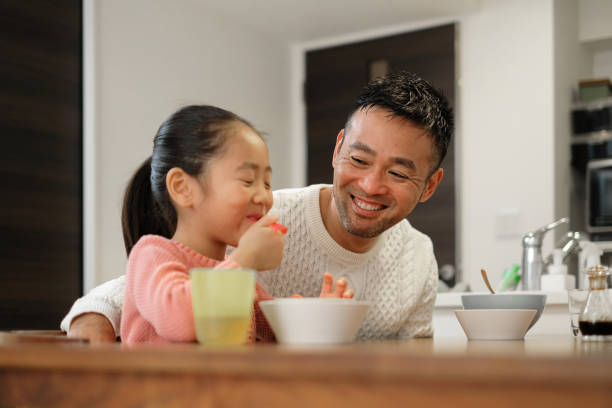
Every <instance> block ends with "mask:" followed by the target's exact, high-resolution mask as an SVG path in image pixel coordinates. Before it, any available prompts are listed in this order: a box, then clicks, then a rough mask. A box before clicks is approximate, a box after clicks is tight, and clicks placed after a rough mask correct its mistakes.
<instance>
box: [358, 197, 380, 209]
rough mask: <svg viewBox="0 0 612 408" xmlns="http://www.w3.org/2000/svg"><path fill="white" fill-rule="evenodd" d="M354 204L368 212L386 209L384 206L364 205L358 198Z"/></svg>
mask: <svg viewBox="0 0 612 408" xmlns="http://www.w3.org/2000/svg"><path fill="white" fill-rule="evenodd" d="M354 202H355V205H357V207H359V208H362V209H364V210H367V211H378V210H382V209H383V208H384V206H383V205H373V204H368V203H364V202H363V201H359V200H358V199H357V198H355V200H354Z"/></svg>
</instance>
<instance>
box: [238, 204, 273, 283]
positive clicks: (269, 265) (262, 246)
mask: <svg viewBox="0 0 612 408" xmlns="http://www.w3.org/2000/svg"><path fill="white" fill-rule="evenodd" d="M277 220H278V216H276V215H265V216H263V217H261V219H260V220H259V221H257V222H256V223H255V224H253V225H252V226H251V227H250V228H249V229H248V230H246V232H245V233H244V234H243V235H242V237H241V238H240V241H238V248H236V250H235V251H234V252H233V253H232V255H231V258H232V259H233V260H234V261H236V262H237V263H238V264H239V265H240V266H242V267H244V268H251V269H255V270H256V271H267V270H268V269H274V268H276V267H277V266H278V265H280V263H281V261H282V259H283V246H284V245H285V235H284V233H283V232H282V231H280V230H279V228H278V227H277V226H274V227H273V226H272V224H275V223H276V221H277ZM275 225H278V224H275Z"/></svg>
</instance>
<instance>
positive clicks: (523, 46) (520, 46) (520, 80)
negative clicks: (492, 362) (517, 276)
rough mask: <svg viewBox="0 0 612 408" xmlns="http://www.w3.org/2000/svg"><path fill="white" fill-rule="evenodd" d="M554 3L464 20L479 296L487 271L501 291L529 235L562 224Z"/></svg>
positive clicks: (464, 207)
mask: <svg viewBox="0 0 612 408" xmlns="http://www.w3.org/2000/svg"><path fill="white" fill-rule="evenodd" d="M552 3H553V2H552V0H550V1H535V2H534V1H530V0H518V1H500V0H485V1H483V2H482V3H481V11H480V12H478V13H473V14H470V15H467V16H465V17H463V18H462V19H461V20H460V41H459V55H458V63H459V77H458V79H459V85H460V88H459V106H460V117H459V120H458V123H459V126H458V140H457V145H458V146H460V148H459V151H458V165H459V166H460V168H459V172H458V173H459V180H458V185H459V202H460V205H459V208H460V215H459V219H460V231H461V238H460V239H461V245H462V250H461V259H462V264H461V270H462V273H463V278H464V280H465V281H467V282H469V283H470V286H471V287H472V289H474V290H485V287H484V285H483V283H482V279H481V278H480V268H483V267H484V268H485V269H487V271H488V272H489V276H490V278H492V280H493V281H494V282H493V284H494V285H495V284H497V282H498V281H499V279H500V278H501V274H502V272H503V270H504V269H506V268H509V267H510V266H511V265H512V264H513V263H519V264H520V261H521V255H522V248H521V237H522V235H523V234H524V233H525V232H527V231H529V230H532V229H535V228H536V227H539V226H541V225H544V224H547V223H549V222H550V221H552V220H553V218H554V216H555V214H554V175H553V169H554V148H553V147H554V139H553V119H554V118H553V91H554V87H553V77H552V72H553V6H552ZM545 251H547V249H546V248H545Z"/></svg>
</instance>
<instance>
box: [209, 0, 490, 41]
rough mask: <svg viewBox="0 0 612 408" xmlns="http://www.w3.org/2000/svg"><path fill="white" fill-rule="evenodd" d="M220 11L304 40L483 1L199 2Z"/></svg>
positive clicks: (439, 14) (448, 12)
mask: <svg viewBox="0 0 612 408" xmlns="http://www.w3.org/2000/svg"><path fill="white" fill-rule="evenodd" d="M200 1H203V2H205V4H206V6H207V7H210V8H211V9H212V10H214V11H215V12H216V13H219V14H220V15H223V16H224V17H225V18H226V19H228V20H234V21H235V22H236V23H237V24H241V25H244V26H247V27H250V28H251V29H254V30H256V31H259V32H261V33H265V34H267V35H269V36H272V37H275V38H278V39H280V40H282V41H284V42H287V43H301V42H308V41H314V40H319V39H324V38H330V37H335V36H343V35H348V34H352V33H358V32H363V31H368V30H376V29H384V28H385V27H389V26H398V25H401V24H408V23H411V22H419V21H425V20H430V19H436V18H443V17H451V16H456V15H458V14H462V13H468V12H472V11H476V10H478V9H479V7H480V0H369V1H363V0H304V1H301V0H200Z"/></svg>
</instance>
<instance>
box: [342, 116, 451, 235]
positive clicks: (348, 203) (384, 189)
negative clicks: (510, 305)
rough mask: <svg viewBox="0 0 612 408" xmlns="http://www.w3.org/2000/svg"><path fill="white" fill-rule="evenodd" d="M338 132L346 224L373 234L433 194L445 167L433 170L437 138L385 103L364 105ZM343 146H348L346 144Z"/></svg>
mask: <svg viewBox="0 0 612 408" xmlns="http://www.w3.org/2000/svg"><path fill="white" fill-rule="evenodd" d="M349 123H350V125H349V126H348V129H343V130H341V131H340V133H339V134H338V138H337V140H336V148H335V150H334V158H333V161H332V163H333V167H334V186H333V199H334V201H335V205H336V208H337V211H338V215H339V217H340V221H341V223H342V225H343V227H344V229H345V230H346V231H348V232H350V233H351V234H353V235H356V236H359V237H363V238H373V237H376V236H378V235H380V234H381V233H382V232H383V231H385V230H386V229H388V228H390V227H391V226H393V225H395V224H396V223H398V222H399V221H401V220H402V219H404V218H406V216H408V214H410V213H411V212H412V210H413V209H414V207H415V206H416V204H417V203H418V202H424V201H427V200H428V199H429V197H431V195H432V194H433V192H434V191H435V189H436V187H437V186H438V184H439V182H440V180H441V179H442V174H443V171H442V169H437V170H436V171H435V172H434V173H433V174H431V175H430V173H431V170H432V165H433V164H432V163H433V155H434V147H433V139H432V137H431V136H430V135H429V134H427V133H426V132H425V131H424V130H423V129H421V128H419V127H417V126H415V125H414V124H412V123H411V122H409V121H406V120H405V119H401V118H392V117H391V112H390V111H388V110H385V109H382V108H378V107H374V108H372V109H367V110H364V109H361V110H358V111H357V112H355V113H354V114H353V117H352V119H351V120H350V122H349ZM340 145H342V146H340Z"/></svg>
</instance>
